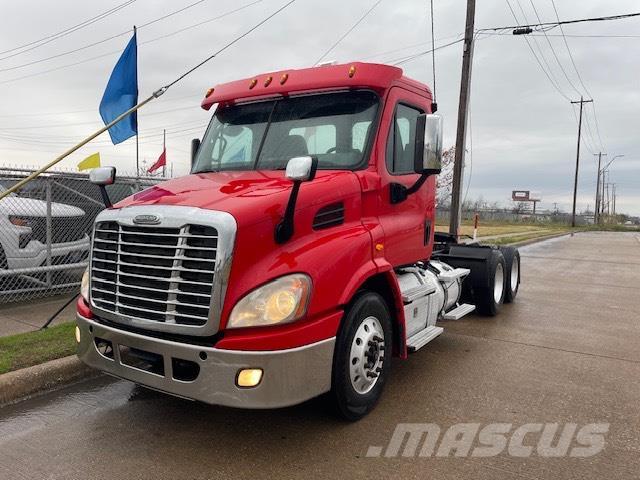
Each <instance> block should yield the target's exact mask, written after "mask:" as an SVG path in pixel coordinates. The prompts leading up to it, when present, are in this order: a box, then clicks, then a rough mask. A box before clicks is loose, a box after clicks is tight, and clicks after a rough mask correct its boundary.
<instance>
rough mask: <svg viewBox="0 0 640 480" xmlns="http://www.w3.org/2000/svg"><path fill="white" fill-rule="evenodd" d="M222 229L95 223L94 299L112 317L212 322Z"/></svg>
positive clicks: (174, 322) (169, 322) (187, 323)
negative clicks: (219, 237)
mask: <svg viewBox="0 0 640 480" xmlns="http://www.w3.org/2000/svg"><path fill="white" fill-rule="evenodd" d="M217 253H218V231H217V229H216V228H214V227H212V226H205V225H193V224H188V225H185V226H182V227H180V228H165V227H158V226H149V227H147V226H144V227H143V226H128V225H121V224H120V223H118V222H116V221H103V222H98V223H96V226H95V229H94V238H93V251H92V259H91V301H92V303H93V304H94V305H95V306H97V307H98V308H100V309H102V310H105V311H107V312H109V313H112V314H115V315H118V316H123V317H126V318H128V319H132V320H134V321H135V320H136V319H137V320H141V321H143V322H146V323H148V322H158V323H161V324H164V325H181V326H194V327H200V326H204V325H205V324H206V323H207V319H208V317H209V309H210V304H211V291H212V285H213V282H214V275H215V267H216V256H217Z"/></svg>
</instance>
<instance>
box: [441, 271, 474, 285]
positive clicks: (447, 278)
mask: <svg viewBox="0 0 640 480" xmlns="http://www.w3.org/2000/svg"><path fill="white" fill-rule="evenodd" d="M470 273H471V270H469V269H468V268H454V269H453V270H445V271H444V272H441V273H440V274H439V275H438V280H440V281H441V282H445V283H449V282H454V281H456V280H457V279H458V278H464V277H466V276H467V275H469V274H470Z"/></svg>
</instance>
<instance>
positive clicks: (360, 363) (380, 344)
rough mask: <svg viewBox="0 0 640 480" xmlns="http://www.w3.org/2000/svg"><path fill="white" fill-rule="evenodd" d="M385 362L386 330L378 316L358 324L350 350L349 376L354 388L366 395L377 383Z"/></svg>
mask: <svg viewBox="0 0 640 480" xmlns="http://www.w3.org/2000/svg"><path fill="white" fill-rule="evenodd" d="M383 363H384V330H382V325H381V324H380V321H379V320H378V319H377V318H376V317H367V318H365V319H364V321H363V322H362V323H361V324H360V326H358V329H357V330H356V334H355V335H354V336H353V341H352V342H351V350H350V352H349V377H350V379H351V386H352V387H353V389H354V390H355V391H356V392H357V393H359V394H361V395H364V394H365V393H368V392H370V391H371V389H372V388H373V387H374V386H375V385H376V383H377V382H378V379H379V378H380V373H382V365H383Z"/></svg>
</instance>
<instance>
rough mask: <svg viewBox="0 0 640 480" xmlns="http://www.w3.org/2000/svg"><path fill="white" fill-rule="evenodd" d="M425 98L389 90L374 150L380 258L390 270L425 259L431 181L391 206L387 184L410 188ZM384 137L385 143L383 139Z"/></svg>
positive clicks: (429, 237) (428, 250)
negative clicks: (378, 188) (381, 239)
mask: <svg viewBox="0 0 640 480" xmlns="http://www.w3.org/2000/svg"><path fill="white" fill-rule="evenodd" d="M429 101H430V100H428V99H427V98H426V97H424V96H421V95H418V94H417V93H413V92H410V91H408V90H405V89H403V88H399V87H394V88H392V89H391V90H390V92H389V95H388V97H387V101H386V104H385V109H384V112H383V115H382V121H381V125H380V128H381V130H380V135H379V137H378V142H377V144H376V153H377V155H376V157H377V164H378V165H377V168H378V172H379V175H380V180H381V197H380V198H379V210H378V218H379V221H380V225H381V226H382V229H383V230H384V256H385V257H386V259H387V261H388V262H389V263H391V264H392V265H393V266H394V267H396V266H400V265H408V264H411V263H414V262H416V261H419V260H423V259H427V258H428V257H429V256H430V255H431V250H432V245H433V222H434V204H435V185H436V182H435V176H431V177H429V178H428V179H427V181H426V182H425V184H424V185H422V187H420V189H419V190H418V191H417V192H416V193H414V194H412V195H409V196H408V197H407V198H406V199H405V200H404V201H401V202H398V203H393V202H392V200H391V184H393V183H396V184H401V185H404V186H405V187H407V188H409V187H411V186H412V185H413V184H414V183H415V182H416V181H417V180H418V179H419V178H420V175H418V174H416V173H414V156H415V151H414V150H415V144H414V141H415V135H416V120H417V117H418V115H420V114H422V113H429V112H428V110H429V107H428V105H429V103H428V102H429ZM385 134H386V138H385Z"/></svg>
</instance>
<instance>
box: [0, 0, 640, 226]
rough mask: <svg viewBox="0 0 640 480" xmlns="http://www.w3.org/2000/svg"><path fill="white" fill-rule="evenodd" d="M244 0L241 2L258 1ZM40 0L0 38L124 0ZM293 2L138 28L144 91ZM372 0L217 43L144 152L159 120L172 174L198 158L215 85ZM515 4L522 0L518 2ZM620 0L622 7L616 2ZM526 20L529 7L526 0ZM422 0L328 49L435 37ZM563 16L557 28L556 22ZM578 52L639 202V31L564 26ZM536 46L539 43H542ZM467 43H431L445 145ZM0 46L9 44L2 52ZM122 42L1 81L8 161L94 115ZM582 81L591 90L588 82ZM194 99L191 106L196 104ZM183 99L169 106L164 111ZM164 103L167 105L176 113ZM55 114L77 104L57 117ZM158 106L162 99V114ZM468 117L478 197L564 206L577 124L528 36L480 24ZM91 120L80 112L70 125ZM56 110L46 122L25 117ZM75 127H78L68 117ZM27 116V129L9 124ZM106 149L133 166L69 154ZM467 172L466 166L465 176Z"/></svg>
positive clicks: (71, 44)
mask: <svg viewBox="0 0 640 480" xmlns="http://www.w3.org/2000/svg"><path fill="white" fill-rule="evenodd" d="M191 1H192V0H181V1H180V2H176V1H169V0H162V1H160V0H158V1H154V2H144V1H138V2H135V3H134V4H132V5H131V6H129V7H126V8H125V9H123V10H121V11H120V12H118V13H117V14H114V15H112V16H110V17H108V18H106V19H104V20H103V21H100V22H97V23H95V24H94V25H92V26H91V27H90V28H87V29H83V30H80V31H78V32H76V33H74V34H72V35H69V36H67V37H65V38H63V39H60V40H58V41H55V42H51V43H50V44H48V45H47V46H45V47H42V48H38V49H35V50H33V51H31V52H28V53H25V54H23V55H19V56H16V57H15V58H12V59H7V60H2V61H0V68H6V67H10V66H13V65H18V64H21V63H26V62H29V61H34V60H38V59H41V58H44V57H47V56H51V55H56V54H58V53H60V52H64V51H67V50H71V49H74V48H77V47H78V46H82V45H84V44H88V43H92V42H95V41H97V40H100V39H102V38H106V37H108V36H110V35H114V34H115V33H120V32H123V31H126V30H127V29H129V28H131V27H132V25H134V24H137V25H142V24H144V23H146V22H147V21H149V20H151V19H153V18H157V17H159V16H161V15H164V14H166V13H168V12H171V11H173V10H176V9H178V8H180V7H182V6H185V5H187V4H189V3H191ZM250 2H251V0H247V1H246V3H250ZM104 3H105V2H101V3H100V5H101V6H100V8H98V7H96V3H95V2H75V1H71V0H60V1H58V2H45V1H40V2H37V3H36V4H35V5H34V2H11V3H8V4H7V5H4V6H3V15H2V17H1V18H0V39H1V41H0V44H1V45H3V47H4V49H8V48H11V47H12V46H17V45H20V44H23V43H27V42H30V41H33V40H34V39H37V38H39V37H42V36H44V35H46V34H48V33H53V32H55V31H57V30H60V29H61V28H64V27H66V26H70V25H72V24H74V23H77V22H79V21H82V20H83V19H85V18H89V17H91V16H93V15H96V13H98V12H99V11H102V10H106V9H107V8H109V7H110V6H115V5H116V4H117V3H121V2H116V1H115V0H114V1H111V2H109V4H108V5H104ZM283 3H284V0H283V1H276V0H263V1H262V2H260V3H258V4H256V5H254V6H251V7H249V8H247V9H245V10H242V11H241V12H237V13H235V14H233V15H230V16H228V17H225V18H224V19H221V20H218V21H212V22H209V23H206V24H203V25H201V26H199V27H194V28H191V29H189V30H186V31H184V32H182V33H177V34H176V35H173V36H169V37H167V38H164V39H160V40H157V41H154V42H151V43H148V44H144V43H142V42H145V41H148V40H151V39H154V38H157V37H160V36H163V35H167V34H170V33H171V32H174V31H177V30H179V29H182V28H185V27H189V26H190V25H193V24H195V23H197V22H200V21H203V20H206V19H209V18H212V17H215V16H216V15H220V14H221V13H224V12H227V11H230V10H233V9H235V8H238V6H239V5H243V4H245V3H241V2H238V1H232V0H223V1H214V0H206V1H205V2H203V3H201V4H199V5H197V6H195V7H193V8H191V9H188V10H186V11H185V12H183V13H181V14H178V15H175V16H173V17H171V18H170V19H168V20H166V21H161V22H158V23H156V24H153V25H150V26H148V27H145V28H141V29H140V30H139V41H140V42H141V45H140V49H139V56H140V58H139V71H140V81H141V95H145V94H149V93H150V92H151V91H153V90H154V89H155V88H157V87H159V86H160V85H162V84H164V83H166V82H167V81H168V80H171V79H172V78H174V77H175V76H176V75H178V74H179V73H181V72H183V71H185V70H186V69H187V68H189V67H190V66H192V65H194V64H195V63H197V62H198V61H200V60H201V59H202V58H204V57H206V56H207V55H208V54H210V53H211V52H212V51H215V50H216V49H217V48H219V47H220V46H222V45H223V44H224V43H226V42H227V41H228V40H229V39H231V38H233V37H234V36H236V35H237V34H238V33H239V32H241V31H243V30H244V29H246V28H248V27H249V26H250V25H252V24H253V23H255V22H256V21H258V20H259V19H260V18H263V17H264V16H266V15H267V14H268V13H269V12H271V11H273V10H275V9H276V8H278V7H279V6H280V5H282V4H283ZM373 3H374V1H373V0H370V1H369V0H367V1H365V0H358V1H355V2H344V1H338V0H309V1H298V2H297V3H295V4H294V5H292V7H290V8H289V9H288V10H286V11H284V12H283V13H282V14H281V15H279V16H278V17H275V18H274V19H273V20H272V21H271V22H269V23H268V24H267V25H265V26H264V27H262V28H261V29H259V30H258V31H256V32H254V33H252V34H251V35H250V36H249V37H247V38H246V39H243V40H241V41H240V42H239V43H238V44H237V45H235V46H233V47H232V48H231V49H229V50H228V51H226V52H224V53H223V54H221V55H220V57H219V58H217V59H215V60H213V61H212V62H211V63H210V64H208V65H207V66H206V67H204V68H202V69H201V70H199V71H197V72H196V73H195V74H194V75H192V76H190V77H188V78H187V79H185V81H184V82H183V83H181V84H179V85H177V86H176V87H175V88H173V89H172V90H170V91H169V92H168V93H167V94H166V95H165V96H164V97H162V98H161V99H159V100H157V101H156V102H154V104H152V105H150V106H149V107H148V108H145V109H144V111H142V112H141V114H140V130H141V144H140V149H141V158H142V159H143V160H144V161H146V162H147V163H151V162H153V161H155V159H156V157H157V155H159V153H160V145H161V142H162V137H161V133H162V129H163V128H164V127H166V128H167V142H168V159H169V163H170V164H173V168H174V173H175V174H183V173H186V172H187V171H188V168H189V159H188V157H189V155H188V151H189V140H190V138H191V137H192V136H194V137H195V136H198V135H200V134H201V133H202V132H203V131H204V125H205V124H206V123H207V121H208V118H209V115H208V113H207V112H204V111H202V110H200V109H199V102H200V98H199V97H200V96H201V95H203V93H204V92H205V90H206V89H207V88H208V87H210V86H213V85H215V84H218V83H221V82H224V81H228V80H232V79H236V78H244V77H248V76H251V75H254V74H257V73H260V72H262V71H269V70H278V69H283V68H300V67H306V66H310V65H311V64H313V62H315V61H316V60H317V58H318V57H319V56H320V55H321V54H322V53H323V52H324V51H325V50H326V49H327V48H328V47H329V46H330V45H331V44H332V43H333V42H335V41H336V40H337V39H338V38H339V37H340V35H342V34H343V33H344V32H345V31H346V30H347V29H348V28H349V27H350V26H351V25H352V24H353V22H354V21H355V20H356V19H357V18H359V17H360V16H361V15H362V14H363V13H364V12H365V11H366V10H367V9H368V8H370V6H371V5H372V4H373ZM511 3H512V4H513V5H514V6H517V3H516V2H513V1H512V2H511ZM521 3H522V7H523V9H524V11H525V13H526V17H527V19H528V20H529V21H530V22H533V21H534V19H535V15H534V12H533V10H532V9H531V6H530V4H529V3H528V2H521ZM535 4H536V7H537V8H538V12H539V14H540V16H541V17H542V19H543V21H550V20H554V19H555V15H554V12H553V10H552V8H551V4H550V3H549V2H543V1H541V0H535ZM556 4H557V7H558V9H559V13H560V17H561V18H563V19H569V18H578V17H587V16H598V15H609V14H617V13H624V12H630V11H634V10H635V7H636V6H637V5H636V2H635V1H633V0H620V1H618V2H615V6H614V5H613V4H603V3H602V2H598V1H596V0H586V1H578V0H572V1H566V2H556ZM434 7H435V27H436V28H435V30H436V32H435V36H436V39H439V40H438V41H437V43H445V42H447V41H451V40H452V39H455V38H456V37H455V36H456V35H457V34H460V33H461V32H462V31H463V30H464V17H465V8H464V2H463V1H456V2H435V5H434ZM614 7H615V8H614ZM516 13H517V14H518V16H519V18H520V19H522V13H521V12H520V10H519V9H517V8H516ZM639 21H640V20H637V19H631V20H621V21H617V22H599V23H592V24H580V25H574V26H566V27H565V28H564V31H565V33H566V34H568V35H621V34H634V33H635V32H637V27H638V22H639ZM513 23H514V19H513V17H512V16H511V14H510V12H509V10H508V8H507V6H506V3H505V2H504V1H503V0H485V1H482V2H479V3H478V6H477V18H476V27H478V28H482V27H489V26H497V25H511V24H513ZM428 25H429V17H428V5H427V4H425V2H423V1H419V0H403V1H401V2H398V1H395V2H394V1H392V0H383V1H382V3H381V4H380V5H379V6H378V7H377V8H376V9H375V10H374V11H373V12H372V13H371V15H370V16H369V17H367V18H366V19H365V20H364V21H363V22H362V23H361V24H360V25H359V26H358V27H357V28H356V29H355V30H354V31H353V32H352V33H351V34H350V35H349V36H348V37H347V38H346V39H345V40H344V41H343V42H342V43H341V44H340V45H338V46H337V47H336V48H335V50H334V51H332V52H331V54H329V55H328V59H335V60H338V61H351V60H358V59H361V58H364V57H370V56H372V55H376V54H380V53H381V52H386V51H390V50H398V49H401V48H402V47H405V46H407V45H415V46H414V47H411V48H407V49H404V50H400V51H395V52H391V53H388V54H383V55H376V56H374V57H373V58H372V59H371V60H372V61H378V62H384V61H391V60H394V59H398V58H400V57H403V56H406V55H411V54H413V53H416V52H420V51H422V50H425V49H427V48H429V43H428V42H429V39H430V32H429V29H428ZM559 33H560V32H559V29H554V30H551V31H550V32H549V34H550V35H557V34H559ZM127 38H128V37H127V36H124V37H120V38H116V39H114V40H110V41H108V42H105V43H104V44H101V45H98V46H96V47H93V48H90V49H86V50H83V51H80V52H77V53H75V54H72V55H68V56H65V57H62V58H58V59H54V60H50V61H46V62H42V63H39V64H36V65H32V66H30V67H25V68H21V69H18V70H14V71H8V72H0V82H3V81H6V80H10V79H12V78H17V77H21V76H24V75H30V74H34V73H38V72H41V71H43V70H48V69H53V68H56V67H59V66H61V65H66V64H70V63H74V62H80V61H83V60H86V59H87V58H89V57H93V56H98V55H102V54H107V53H109V52H112V51H119V50H121V49H122V48H124V45H125V44H126V41H127ZM529 40H530V41H531V43H532V45H533V46H534V47H535V46H536V45H539V47H540V49H541V50H542V52H543V55H544V57H545V59H546V61H547V62H548V64H549V66H550V68H551V70H552V72H553V76H554V77H555V78H556V79H557V82H558V85H559V86H560V89H561V90H562V91H563V93H564V94H565V95H567V96H569V97H570V98H572V99H577V98H578V97H579V95H578V93H577V92H575V91H573V89H572V88H571V86H570V85H569V83H568V82H567V80H566V79H565V77H564V74H563V73H562V71H561V70H560V68H559V67H558V64H557V63H556V60H555V58H554V57H553V55H552V53H551V50H550V49H549V45H548V43H547V40H546V39H545V38H544V37H541V36H536V37H529ZM549 41H550V42H551V43H552V45H553V47H554V49H555V51H556V53H557V55H558V58H559V60H560V62H561V63H562V66H563V67H564V69H565V71H566V74H567V75H568V77H569V78H570V79H571V82H572V83H574V85H576V86H577V87H578V89H579V90H583V89H582V87H581V85H580V82H579V79H578V78H577V76H576V74H575V71H574V70H573V67H572V65H571V60H570V58H569V57H568V55H567V51H566V47H565V45H564V42H563V39H562V38H561V37H558V36H551V37H549ZM567 42H568V43H569V46H570V48H571V51H572V53H573V58H574V60H575V63H576V65H577V67H578V69H579V72H580V75H581V77H582V79H583V81H584V83H585V84H586V86H587V88H588V90H589V92H590V93H591V94H592V95H593V97H594V99H595V100H596V105H595V107H596V112H597V114H598V126H599V131H600V136H601V137H602V142H603V143H604V144H605V148H606V149H607V152H608V154H609V157H608V158H612V157H613V155H616V154H625V157H624V158H621V159H618V160H616V162H615V163H614V164H613V165H612V167H611V176H610V179H611V181H612V182H615V183H617V184H618V210H621V211H627V212H629V213H633V214H637V215H638V214H640V171H639V169H638V162H640V148H639V144H638V142H639V140H638V138H639V136H638V125H639V124H640V122H639V121H638V111H639V110H640V109H639V108H638V107H640V91H639V90H638V87H637V79H638V77H639V76H640V64H639V63H638V62H637V58H639V57H640V42H638V39H637V38H610V37H609V38H605V37H571V36H569V37H567ZM536 48H537V47H536ZM461 53H462V51H461V45H460V44H456V45H454V46H451V47H448V48H445V49H442V50H440V51H438V53H437V57H436V59H437V78H436V81H437V83H436V87H437V95H438V105H439V108H440V113H441V114H442V115H443V116H444V117H445V128H446V143H447V145H450V144H453V143H454V138H455V125H456V117H457V103H458V94H459V85H460V67H461V65H460V64H461ZM0 56H2V55H0ZM116 59H117V54H115V55H110V56H106V57H104V58H100V59H96V60H93V61H89V62H86V63H81V64H79V65H77V66H74V67H69V68H64V69H61V70H58V71H54V72H51V73H48V74H44V75H40V76H33V77H31V78H26V79H23V80H19V81H15V82H11V83H5V84H2V83H0V88H1V89H2V91H3V92H4V95H3V96H2V104H0V165H17V164H19V165H27V166H39V165H43V164H44V163H45V162H47V161H49V160H50V159H51V158H52V157H53V156H54V155H56V154H57V153H60V152H61V151H62V150H63V149H64V148H65V147H66V146H68V145H70V144H72V143H73V142H74V141H75V140H78V139H80V138H82V137H83V136H85V135H86V134H87V133H89V132H91V131H92V129H94V128H95V127H97V126H99V125H100V119H99V116H98V111H97V107H98V103H99V101H100V97H101V95H102V92H103V90H104V86H105V84H106V82H107V79H108V76H109V74H110V72H111V69H112V68H113V64H114V62H115V61H116ZM403 68H404V70H405V73H406V74H407V75H408V76H411V77H414V78H416V79H418V80H421V81H423V82H427V83H429V84H431V83H432V72H431V61H430V58H429V57H426V56H425V57H420V58H416V59H415V60H413V61H411V62H408V63H406V64H404V65H403ZM583 93H584V94H585V95H586V92H583ZM186 107H192V108H186ZM168 110H173V111H168ZM167 111H168V112H167ZM53 112H75V113H64V114H60V115H48V114H49V113H53ZM158 112H166V113H163V114H158ZM470 118H471V127H470V134H471V135H470V138H469V139H468V148H471V146H472V147H473V148H472V150H473V165H471V158H470V157H469V156H468V158H467V168H466V172H467V174H468V173H469V172H470V171H471V172H472V175H471V178H470V181H471V183H470V191H469V196H470V197H472V198H473V197H478V196H480V195H482V196H483V197H484V198H485V199H487V200H490V201H500V202H504V203H507V202H508V199H509V197H510V192H511V189H512V188H526V189H531V190H537V191H540V192H542V195H543V197H544V201H543V202H542V205H541V208H548V207H552V206H553V205H552V203H553V202H558V203H559V206H560V207H561V208H563V209H565V210H568V209H570V202H571V196H572V186H573V175H574V172H575V170H574V169H575V149H576V136H577V126H576V121H575V118H574V112H572V107H571V106H570V104H569V103H568V102H567V101H566V100H565V99H564V98H563V97H562V96H561V95H560V94H559V93H558V92H557V91H556V90H555V89H554V88H553V87H552V85H551V84H550V82H549V80H548V79H547V78H546V77H545V75H544V73H543V72H542V70H541V69H540V67H539V65H538V64H537V63H536V61H535V59H534V57H533V55H532V53H531V51H530V50H529V48H528V47H527V44H526V41H525V39H524V38H523V37H514V36H513V35H504V36H486V37H485V36H480V37H479V39H478V41H477V43H476V48H475V57H474V70H473V77H472V96H471V110H470ZM79 123H80V124H83V125H75V126H72V125H71V124H79ZM44 124H51V127H50V128H45V129H29V127H32V126H40V125H44ZM65 125H68V126H65ZM16 127H25V129H24V130H7V129H15V128H16ZM596 130H597V128H596V123H595V118H594V110H593V107H592V106H586V107H585V124H584V132H583V133H584V141H583V143H582V147H581V165H580V182H579V191H578V193H579V194H578V200H579V204H578V208H579V210H580V209H584V208H585V207H586V206H587V204H588V205H591V206H592V205H593V197H594V193H595V178H596V166H595V160H594V156H593V153H594V152H597V151H598V150H599V139H598V135H597V131H596ZM96 150H100V152H101V154H102V157H103V158H104V159H106V162H107V163H111V164H114V165H116V166H118V168H119V169H120V170H121V171H128V172H133V171H134V169H135V142H134V141H133V140H129V141H128V142H126V143H125V144H123V145H119V146H115V147H114V146H111V145H109V144H108V141H107V137H105V138H103V139H100V140H99V141H98V142H97V143H96V144H93V145H90V146H88V147H85V148H83V149H82V150H81V151H79V152H77V153H76V154H74V155H73V156H72V157H71V158H69V159H68V160H66V161H64V162H63V166H66V167H68V168H73V167H74V166H75V164H76V163H77V162H78V160H79V159H81V158H83V156H86V155H87V154H89V153H92V152H94V151H96ZM468 181H469V176H468V175H467V178H466V179H465V182H468Z"/></svg>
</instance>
